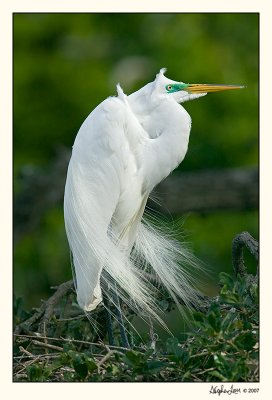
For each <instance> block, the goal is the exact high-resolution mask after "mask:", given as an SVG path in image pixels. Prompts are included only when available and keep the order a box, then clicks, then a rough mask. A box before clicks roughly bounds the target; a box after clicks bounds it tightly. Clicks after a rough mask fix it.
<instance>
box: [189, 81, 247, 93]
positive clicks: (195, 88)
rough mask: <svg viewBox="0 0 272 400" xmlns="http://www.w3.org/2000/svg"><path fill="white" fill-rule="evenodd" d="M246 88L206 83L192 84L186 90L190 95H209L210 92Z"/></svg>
mask: <svg viewBox="0 0 272 400" xmlns="http://www.w3.org/2000/svg"><path fill="white" fill-rule="evenodd" d="M245 87H246V86H239V85H214V84H206V83H191V84H189V85H188V86H187V88H186V89H185V90H186V91H187V92H189V93H209V92H221V91H222V90H234V89H243V88H245Z"/></svg>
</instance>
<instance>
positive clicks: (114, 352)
mask: <svg viewBox="0 0 272 400" xmlns="http://www.w3.org/2000/svg"><path fill="white" fill-rule="evenodd" d="M113 354H119V355H121V356H123V355H124V353H121V352H120V351H117V350H110V351H109V352H108V353H107V354H106V355H105V356H104V357H103V358H102V359H101V360H100V361H99V362H98V363H97V370H98V373H99V374H100V372H101V367H102V365H103V364H104V363H105V362H106V361H107V360H108V359H109V358H110V357H111V356H112V355H113Z"/></svg>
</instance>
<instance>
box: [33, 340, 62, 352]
mask: <svg viewBox="0 0 272 400" xmlns="http://www.w3.org/2000/svg"><path fill="white" fill-rule="evenodd" d="M32 343H33V344H34V345H35V346H39V347H44V348H46V349H51V350H56V351H63V348H62V347H59V346H54V345H53V344H49V343H43V342H39V341H38V340H33V341H32Z"/></svg>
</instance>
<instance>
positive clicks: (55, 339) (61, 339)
mask: <svg viewBox="0 0 272 400" xmlns="http://www.w3.org/2000/svg"><path fill="white" fill-rule="evenodd" d="M14 336H16V337H21V338H30V339H34V338H36V339H37V338H39V339H45V337H43V336H41V335H20V334H17V333H14ZM46 339H47V340H54V341H63V342H70V343H78V344H86V345H88V346H97V347H103V348H106V346H107V347H108V348H109V349H114V350H115V349H116V350H126V351H127V350H128V349H127V348H126V347H121V346H110V345H105V344H104V343H99V342H98V343H93V342H87V341H85V340H77V339H65V338H53V337H48V336H47V337H46ZM135 349H137V350H138V351H143V349H142V348H141V347H135Z"/></svg>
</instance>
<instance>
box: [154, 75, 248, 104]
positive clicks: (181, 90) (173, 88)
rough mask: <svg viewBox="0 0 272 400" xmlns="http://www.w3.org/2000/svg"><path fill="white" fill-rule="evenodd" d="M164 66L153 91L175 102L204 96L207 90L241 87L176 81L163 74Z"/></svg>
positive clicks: (237, 87) (237, 86) (216, 90)
mask: <svg viewBox="0 0 272 400" xmlns="http://www.w3.org/2000/svg"><path fill="white" fill-rule="evenodd" d="M165 72H166V69H165V68H162V69H161V70H160V72H159V73H158V74H157V76H156V79H155V81H154V92H155V93H156V94H157V95H162V96H167V97H168V96H171V98H173V99H174V100H175V101H176V102H177V103H184V102H185V101H188V100H194V99H197V98H198V97H202V96H205V95H206V94H207V93H209V92H219V91H222V90H233V89H242V88H244V86H239V85H217V84H202V83H184V82H176V81H172V80H171V79H168V78H166V77H165V76H164V73H165Z"/></svg>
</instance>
